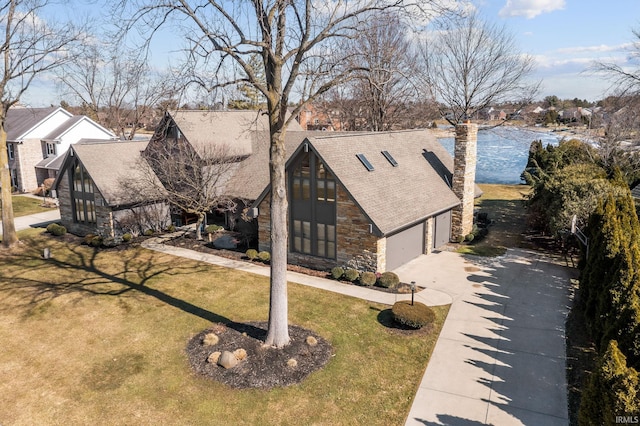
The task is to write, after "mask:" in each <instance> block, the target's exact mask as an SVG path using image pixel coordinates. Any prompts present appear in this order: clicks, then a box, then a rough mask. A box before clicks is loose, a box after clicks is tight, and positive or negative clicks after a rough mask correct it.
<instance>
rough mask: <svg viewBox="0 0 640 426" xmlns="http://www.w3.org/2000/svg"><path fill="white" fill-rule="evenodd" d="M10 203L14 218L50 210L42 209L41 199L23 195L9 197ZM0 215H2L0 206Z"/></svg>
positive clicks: (47, 208)
mask: <svg viewBox="0 0 640 426" xmlns="http://www.w3.org/2000/svg"><path fill="white" fill-rule="evenodd" d="M11 201H12V204H13V215H14V216H15V217H18V216H26V215H29V214H34V213H41V212H46V211H49V210H51V208H49V207H42V199H37V198H32V197H25V196H24V195H14V196H12V197H11ZM0 213H2V207H1V206H0Z"/></svg>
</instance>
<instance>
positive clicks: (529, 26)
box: [23, 0, 640, 106]
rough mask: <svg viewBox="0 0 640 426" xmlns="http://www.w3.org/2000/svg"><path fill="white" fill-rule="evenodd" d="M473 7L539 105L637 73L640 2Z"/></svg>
mask: <svg viewBox="0 0 640 426" xmlns="http://www.w3.org/2000/svg"><path fill="white" fill-rule="evenodd" d="M86 1H87V0H86ZM471 1H472V3H473V4H474V6H475V7H476V8H477V10H478V11H479V13H480V15H481V16H482V18H483V19H485V20H486V21H489V22H494V23H497V24H499V25H504V26H505V27H507V29H508V30H509V31H510V32H511V33H512V34H513V36H514V38H515V42H516V45H517V46H518V48H519V49H520V51H521V52H522V53H526V54H529V55H532V56H533V57H534V59H535V63H536V69H535V73H534V75H533V78H534V79H535V80H541V81H542V86H541V91H540V94H539V99H543V98H544V97H545V96H551V95H555V96H558V97H559V98H561V99H573V98H579V99H587V100H589V101H596V100H599V99H602V98H604V97H605V96H606V95H607V93H608V90H609V89H610V88H611V87H610V82H608V81H607V80H606V79H604V78H603V77H602V76H598V75H594V74H593V73H590V72H588V69H589V66H590V65H591V64H592V63H593V62H594V61H602V62H615V63H619V64H621V65H624V66H629V67H631V69H633V68H635V66H634V64H633V62H632V61H633V58H632V57H631V55H630V50H629V49H630V48H631V47H632V45H633V43H634V42H635V40H634V38H635V36H634V35H633V33H632V30H633V29H639V30H640V0H608V1H607V0H471ZM72 3H74V2H72ZM93 7H95V4H94V6H93ZM86 10H90V8H88V9H86ZM639 42H640V40H639ZM155 49H156V50H155V52H153V57H154V60H155V61H156V63H158V64H160V63H161V62H162V60H163V58H167V57H168V56H170V55H171V47H168V46H167V45H166V44H164V43H156V48H155ZM638 49H639V50H640V46H639V47H638ZM174 65H175V64H174ZM638 68H640V67H638ZM52 86H53V82H52V81H51V80H49V81H40V82H38V83H37V84H36V85H35V86H34V87H33V88H32V90H30V91H29V92H28V93H27V94H26V95H25V96H24V97H23V103H25V104H28V105H31V106H47V105H49V104H55V105H57V104H59V101H60V96H59V94H58V93H57V92H56V91H55V89H54V88H53V87H52Z"/></svg>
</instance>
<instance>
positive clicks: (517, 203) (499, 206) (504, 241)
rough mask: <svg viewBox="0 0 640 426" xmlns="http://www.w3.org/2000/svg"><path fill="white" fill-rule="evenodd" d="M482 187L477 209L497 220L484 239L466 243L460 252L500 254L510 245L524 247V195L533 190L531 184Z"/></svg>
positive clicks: (525, 216)
mask: <svg viewBox="0 0 640 426" xmlns="http://www.w3.org/2000/svg"><path fill="white" fill-rule="evenodd" d="M478 186H479V187H480V188H481V189H482V191H483V192H484V193H483V195H482V197H480V198H478V199H477V200H476V209H477V210H478V211H480V212H486V213H488V214H489V218H490V219H491V220H492V221H493V223H492V225H491V227H490V228H489V234H488V235H487V236H486V237H485V238H484V239H482V240H480V241H478V242H474V243H471V244H465V245H462V246H461V247H460V249H458V252H459V253H463V254H473V255H476V256H500V255H502V254H504V253H505V252H506V251H507V248H509V247H521V246H522V243H523V235H522V233H523V232H524V231H525V230H526V226H527V225H526V220H527V215H526V209H525V206H524V196H525V195H526V194H527V193H528V192H529V187H528V186H525V185H497V184H479V185H478Z"/></svg>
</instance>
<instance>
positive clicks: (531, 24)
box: [474, 0, 640, 101]
mask: <svg viewBox="0 0 640 426" xmlns="http://www.w3.org/2000/svg"><path fill="white" fill-rule="evenodd" d="M474 3H475V4H476V6H477V7H478V10H479V11H480V13H481V14H482V16H483V17H484V18H485V19H486V20H488V21H492V22H496V23H498V24H503V25H505V26H506V27H507V28H508V29H509V30H510V31H511V33H512V34H513V35H514V37H515V40H516V43H517V45H518V47H519V48H520V49H521V52H522V53H527V54H530V55H532V56H533V57H534V58H535V62H536V71H535V78H536V79H541V80H542V90H541V93H540V97H541V98H544V97H545V96H550V95H555V96H558V97H559V98H561V99H573V98H579V99H587V100H589V101H596V100H598V99H602V98H603V97H605V96H606V93H607V91H608V90H609V89H610V82H608V81H606V80H605V79H603V77H602V76H596V75H593V73H589V72H587V70H588V69H589V67H590V65H591V64H592V63H593V62H594V61H602V62H615V63H618V64H620V65H626V66H630V67H632V68H635V67H634V66H633V63H632V62H630V55H629V48H630V47H631V45H632V44H633V43H634V41H635V40H634V38H635V37H634V35H633V32H632V30H633V29H639V30H640V1H638V0H608V1H607V0H480V1H476V2H474ZM639 48H640V47H639Z"/></svg>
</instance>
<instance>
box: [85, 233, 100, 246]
mask: <svg viewBox="0 0 640 426" xmlns="http://www.w3.org/2000/svg"><path fill="white" fill-rule="evenodd" d="M85 238H86V237H85ZM88 244H89V245H90V246H91V247H100V246H101V245H102V237H101V236H100V235H94V236H93V237H92V238H91V239H90V240H89V242H88Z"/></svg>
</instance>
